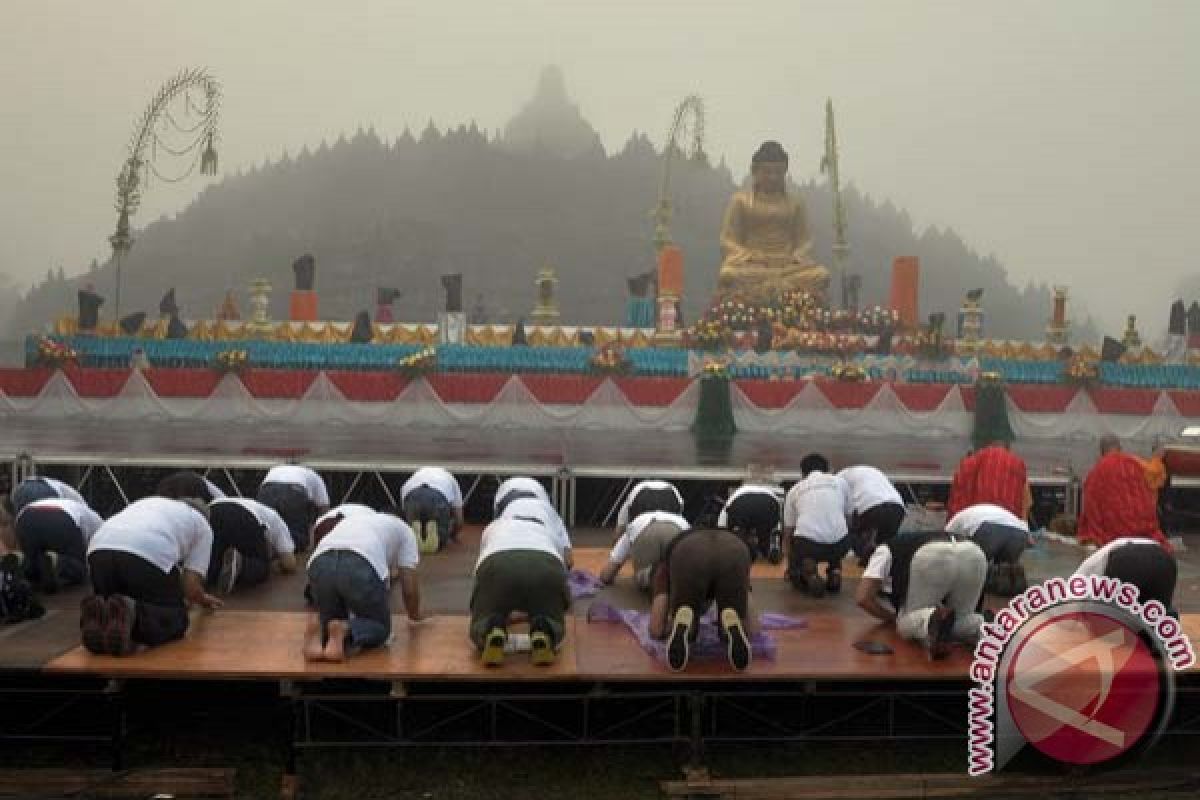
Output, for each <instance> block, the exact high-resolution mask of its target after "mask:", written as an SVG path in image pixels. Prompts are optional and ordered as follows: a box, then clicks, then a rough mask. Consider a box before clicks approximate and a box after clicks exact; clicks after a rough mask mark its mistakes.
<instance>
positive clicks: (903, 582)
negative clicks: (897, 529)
mask: <svg viewBox="0 0 1200 800" xmlns="http://www.w3.org/2000/svg"><path fill="white" fill-rule="evenodd" d="M986 578H987V557H986V556H984V554H983V550H981V549H980V548H979V545H977V544H975V542H973V541H971V540H970V539H967V538H964V537H961V536H955V535H953V534H947V533H941V532H939V533H905V534H900V535H898V536H894V537H892V538H891V539H890V540H889V541H887V542H884V543H883V544H880V545H879V546H878V547H877V548H875V552H873V553H872V554H871V559H870V561H869V562H868V563H867V568H866V570H864V572H863V576H862V580H861V581H860V582H859V584H858V597H857V600H858V605H859V606H860V607H861V608H862V609H863V610H864V611H866V612H867V613H868V614H870V615H871V616H873V617H875V618H876V619H879V620H882V621H884V622H895V623H896V630H897V631H898V632H899V634H900V635H901V636H903V637H904V638H905V639H911V640H913V641H917V642H920V643H921V644H922V645H923V646H925V647H926V648H927V649H928V650H929V654H930V656H931V657H932V658H935V659H938V658H944V657H945V656H946V655H947V654H948V652H949V646H950V643H951V641H953V640H958V641H962V642H966V643H972V642H974V641H975V640H976V639H977V638H978V637H979V626H980V625H982V624H983V617H982V616H980V615H979V613H977V611H976V608H977V607H978V605H979V599H980V597H981V596H982V594H983V583H984V580H985V579H986ZM881 594H883V595H885V596H886V597H887V599H888V600H889V601H890V603H891V606H892V607H891V608H887V607H886V606H884V605H883V604H882V603H880V602H879V597H880V595H881Z"/></svg>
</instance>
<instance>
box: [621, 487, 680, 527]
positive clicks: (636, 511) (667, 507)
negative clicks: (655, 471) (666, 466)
mask: <svg viewBox="0 0 1200 800" xmlns="http://www.w3.org/2000/svg"><path fill="white" fill-rule="evenodd" d="M649 511H666V512H667V513H669V514H682V513H683V506H682V505H680V504H679V498H678V497H676V496H675V493H674V492H673V491H671V490H670V489H642V490H641V491H640V492H638V493H637V494H635V495H634V496H633V500H631V501H630V502H629V521H630V522H633V521H634V520H635V519H637V518H638V517H640V516H641V515H642V514H645V513H647V512H649Z"/></svg>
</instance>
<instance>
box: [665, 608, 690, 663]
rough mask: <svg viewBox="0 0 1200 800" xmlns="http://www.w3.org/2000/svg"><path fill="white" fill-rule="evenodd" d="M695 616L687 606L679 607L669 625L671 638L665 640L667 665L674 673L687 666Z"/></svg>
mask: <svg viewBox="0 0 1200 800" xmlns="http://www.w3.org/2000/svg"><path fill="white" fill-rule="evenodd" d="M695 621H696V615H695V613H694V612H693V611H692V609H690V608H688V607H687V606H680V607H679V609H678V610H677V611H676V612H675V619H674V621H673V622H672V623H671V638H669V639H668V640H667V665H668V666H669V667H670V668H671V669H672V670H674V671H675V672H679V671H681V670H682V669H683V668H684V667H686V666H687V663H688V656H689V655H690V654H691V652H690V651H691V646H692V641H691V640H692V625H693V624H694V623H695Z"/></svg>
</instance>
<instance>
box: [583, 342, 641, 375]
mask: <svg viewBox="0 0 1200 800" xmlns="http://www.w3.org/2000/svg"><path fill="white" fill-rule="evenodd" d="M589 366H591V369H592V371H593V372H598V373H600V374H602V375H628V374H629V373H630V372H631V371H632V370H633V362H631V361H630V360H629V356H627V355H625V350H624V348H622V347H621V346H620V345H618V344H606V345H604V346H603V347H601V348H599V349H597V350H596V352H595V353H594V354H593V355H592V358H591V361H590V362H589Z"/></svg>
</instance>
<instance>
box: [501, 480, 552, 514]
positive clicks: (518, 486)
mask: <svg viewBox="0 0 1200 800" xmlns="http://www.w3.org/2000/svg"><path fill="white" fill-rule="evenodd" d="M522 497H532V498H535V499H537V500H541V501H542V502H543V503H545V504H546V505H547V506H549V507H550V508H554V504H553V503H552V502H550V495H549V494H547V493H546V487H544V486H542V484H541V481H538V480H535V479H534V478H530V477H527V476H524V475H517V476H514V477H512V478H509V479H508V480H506V481H504V482H502V483H501V484H500V485H499V486H497V487H496V496H495V498H494V499H493V501H492V516H493V517H498V516H500V514H501V513H503V511H504V506H506V505H508V504H509V503H511V502H512V501H513V500H517V499H520V498H522Z"/></svg>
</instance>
